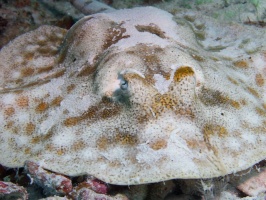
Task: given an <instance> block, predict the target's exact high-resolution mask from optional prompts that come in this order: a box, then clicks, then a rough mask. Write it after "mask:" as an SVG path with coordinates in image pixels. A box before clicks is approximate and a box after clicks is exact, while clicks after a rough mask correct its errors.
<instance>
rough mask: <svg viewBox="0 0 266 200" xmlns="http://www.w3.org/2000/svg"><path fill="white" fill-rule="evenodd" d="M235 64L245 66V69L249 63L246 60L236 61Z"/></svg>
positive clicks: (239, 66)
mask: <svg viewBox="0 0 266 200" xmlns="http://www.w3.org/2000/svg"><path fill="white" fill-rule="evenodd" d="M233 64H234V66H236V67H238V68H244V69H246V68H248V63H247V62H246V61H244V60H239V61H236V62H234V63H233Z"/></svg>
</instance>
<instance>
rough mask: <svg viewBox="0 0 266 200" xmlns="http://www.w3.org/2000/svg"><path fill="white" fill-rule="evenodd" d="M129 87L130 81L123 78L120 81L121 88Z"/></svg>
mask: <svg viewBox="0 0 266 200" xmlns="http://www.w3.org/2000/svg"><path fill="white" fill-rule="evenodd" d="M127 87H128V82H127V81H126V80H125V79H122V80H121V82H120V88H121V89H122V90H126V89H127Z"/></svg>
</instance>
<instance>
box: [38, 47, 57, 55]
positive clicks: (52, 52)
mask: <svg viewBox="0 0 266 200" xmlns="http://www.w3.org/2000/svg"><path fill="white" fill-rule="evenodd" d="M37 51H38V53H40V54H41V55H42V56H54V55H56V54H57V53H58V49H57V48H56V49H54V48H51V46H49V45H45V46H41V47H39V48H38V50H37Z"/></svg>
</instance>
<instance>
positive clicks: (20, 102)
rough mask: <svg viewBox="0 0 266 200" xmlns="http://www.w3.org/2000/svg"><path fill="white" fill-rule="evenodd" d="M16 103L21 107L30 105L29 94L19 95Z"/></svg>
mask: <svg viewBox="0 0 266 200" xmlns="http://www.w3.org/2000/svg"><path fill="white" fill-rule="evenodd" d="M16 104H17V105H18V106H19V107H21V108H24V107H28V106H29V98H28V97H27V96H19V97H18V98H17V99H16Z"/></svg>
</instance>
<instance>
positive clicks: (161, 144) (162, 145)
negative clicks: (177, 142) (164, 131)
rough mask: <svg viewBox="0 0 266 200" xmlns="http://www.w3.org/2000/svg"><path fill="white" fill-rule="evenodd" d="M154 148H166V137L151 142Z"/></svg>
mask: <svg viewBox="0 0 266 200" xmlns="http://www.w3.org/2000/svg"><path fill="white" fill-rule="evenodd" d="M150 147H151V148H152V149H153V150H160V149H165V148H166V147H167V142H166V141H165V140H164V139H159V140H157V141H155V142H153V143H151V144H150Z"/></svg>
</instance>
